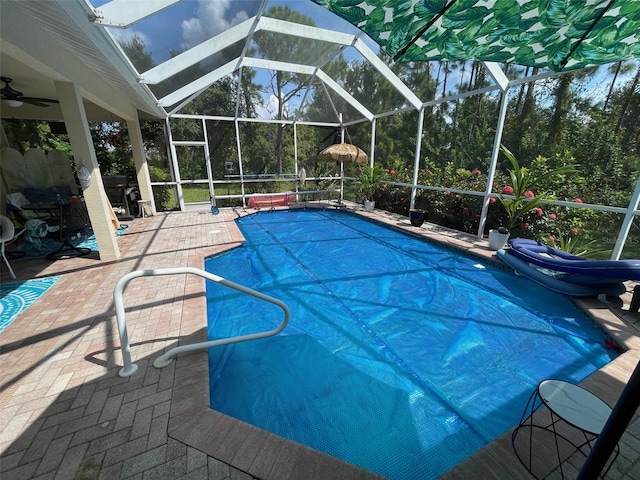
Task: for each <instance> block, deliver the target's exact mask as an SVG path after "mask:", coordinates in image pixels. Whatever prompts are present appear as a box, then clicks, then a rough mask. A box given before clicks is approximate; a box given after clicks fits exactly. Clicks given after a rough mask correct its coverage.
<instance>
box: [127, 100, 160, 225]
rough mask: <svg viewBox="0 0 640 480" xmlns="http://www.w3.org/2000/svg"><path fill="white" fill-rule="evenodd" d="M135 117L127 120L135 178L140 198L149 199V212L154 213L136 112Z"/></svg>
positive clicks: (147, 166) (154, 208)
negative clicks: (134, 165)
mask: <svg viewBox="0 0 640 480" xmlns="http://www.w3.org/2000/svg"><path fill="white" fill-rule="evenodd" d="M135 116H136V118H135V119H133V120H127V130H129V140H130V141H131V150H132V152H133V160H134V162H135V164H136V178H137V181H138V189H139V190H140V196H141V197H142V198H141V199H140V200H149V201H151V204H150V206H151V214H152V215H155V213H156V204H155V202H154V200H153V189H152V188H151V177H150V176H149V165H148V164H147V158H146V156H145V153H144V143H143V141H142V132H140V119H139V118H138V113H137V112H136V114H135Z"/></svg>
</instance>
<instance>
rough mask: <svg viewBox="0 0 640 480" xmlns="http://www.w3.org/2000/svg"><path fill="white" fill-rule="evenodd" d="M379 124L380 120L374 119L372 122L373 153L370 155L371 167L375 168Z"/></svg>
mask: <svg viewBox="0 0 640 480" xmlns="http://www.w3.org/2000/svg"><path fill="white" fill-rule="evenodd" d="M377 123H378V119H377V118H374V119H373V120H371V153H370V154H369V165H371V166H372V167H373V161H374V158H375V156H376V155H375V152H376V124H377Z"/></svg>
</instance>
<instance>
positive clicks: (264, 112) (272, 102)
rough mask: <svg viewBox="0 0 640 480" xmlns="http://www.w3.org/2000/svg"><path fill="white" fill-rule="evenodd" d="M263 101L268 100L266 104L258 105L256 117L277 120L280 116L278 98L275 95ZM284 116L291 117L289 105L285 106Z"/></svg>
mask: <svg viewBox="0 0 640 480" xmlns="http://www.w3.org/2000/svg"><path fill="white" fill-rule="evenodd" d="M263 100H266V103H262V104H260V105H256V115H257V116H258V118H263V119H274V118H276V117H277V116H278V97H276V96H275V95H274V94H271V95H270V96H269V98H268V99H266V98H263ZM284 116H285V117H288V116H289V105H287V104H285V106H284Z"/></svg>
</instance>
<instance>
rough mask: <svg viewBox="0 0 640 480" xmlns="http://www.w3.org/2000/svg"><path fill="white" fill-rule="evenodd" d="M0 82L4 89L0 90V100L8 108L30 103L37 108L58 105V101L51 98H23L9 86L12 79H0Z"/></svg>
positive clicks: (20, 93)
mask: <svg viewBox="0 0 640 480" xmlns="http://www.w3.org/2000/svg"><path fill="white" fill-rule="evenodd" d="M0 81H2V82H4V87H2V88H1V89H0V94H2V100H4V101H5V103H7V104H8V105H9V106H12V107H19V106H20V105H22V104H23V103H30V104H31V105H37V106H38V107H48V106H49V105H48V104H49V103H59V102H58V100H54V99H52V98H37V97H25V96H23V94H22V92H19V91H17V90H14V89H13V88H11V85H9V84H10V83H11V82H12V81H13V79H11V78H9V77H0Z"/></svg>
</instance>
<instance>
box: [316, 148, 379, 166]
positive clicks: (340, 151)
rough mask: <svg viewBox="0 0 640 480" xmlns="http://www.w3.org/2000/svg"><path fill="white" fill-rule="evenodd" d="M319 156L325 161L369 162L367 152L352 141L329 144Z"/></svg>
mask: <svg viewBox="0 0 640 480" xmlns="http://www.w3.org/2000/svg"><path fill="white" fill-rule="evenodd" d="M318 158H319V159H320V160H322V161H325V162H342V163H358V164H360V163H367V161H368V160H369V158H368V157H367V154H366V153H365V152H364V150H362V149H361V148H359V147H356V146H355V145H351V144H350V143H336V144H334V145H329V146H328V147H327V148H325V149H324V150H322V151H321V152H320V153H319V154H318Z"/></svg>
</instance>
